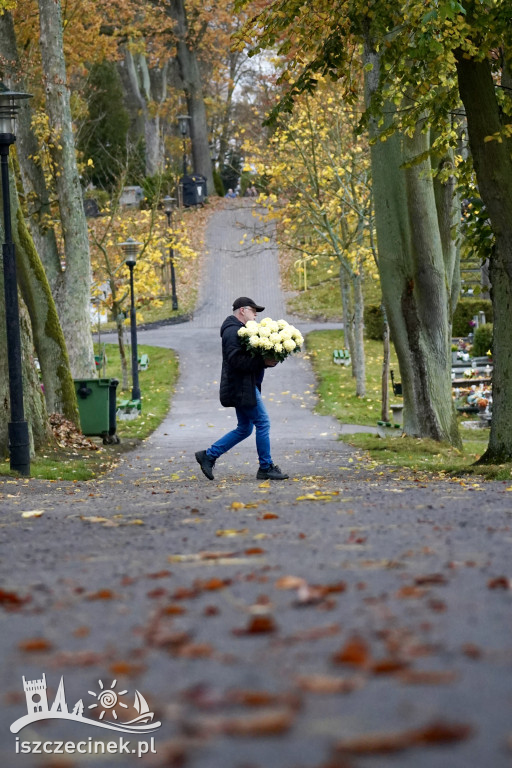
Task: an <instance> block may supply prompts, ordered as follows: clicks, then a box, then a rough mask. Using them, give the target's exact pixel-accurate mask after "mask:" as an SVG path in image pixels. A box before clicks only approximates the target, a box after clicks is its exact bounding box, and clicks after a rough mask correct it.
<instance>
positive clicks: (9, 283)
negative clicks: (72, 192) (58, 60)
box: [0, 82, 32, 475]
mask: <svg viewBox="0 0 512 768" xmlns="http://www.w3.org/2000/svg"><path fill="white" fill-rule="evenodd" d="M30 98H32V96H31V94H30V93H17V92H16V91H10V90H9V89H8V88H7V87H6V86H5V85H4V84H3V83H1V82H0V163H1V166H2V199H3V214H4V243H3V245H2V255H3V262H4V291H5V323H6V333H7V362H8V368H9V398H10V405H11V420H10V422H9V424H8V435H9V457H10V467H11V469H12V470H15V471H16V472H19V473H20V474H22V475H29V474H30V442H29V434H28V424H27V422H26V421H25V412H24V408H23V378H22V368H21V334H20V322H19V308H18V284H17V279H16V253H15V247H14V243H13V241H12V229H11V201H10V189H9V150H10V147H11V144H14V142H15V141H16V134H15V130H16V114H17V112H18V109H19V104H17V103H16V102H17V101H19V100H21V99H30Z"/></svg>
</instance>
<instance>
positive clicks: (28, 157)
mask: <svg viewBox="0 0 512 768" xmlns="http://www.w3.org/2000/svg"><path fill="white" fill-rule="evenodd" d="M0 54H1V55H2V57H3V58H4V60H5V62H6V72H5V75H4V82H5V83H6V85H9V86H10V87H11V88H12V89H13V90H14V91H26V90H27V86H26V83H25V79H24V78H23V76H22V75H21V74H20V73H21V72H22V67H21V65H20V62H19V56H18V48H17V43H16V34H15V31H14V22H13V18H12V16H11V14H10V13H9V12H8V11H4V13H3V14H2V15H1V16H0ZM11 73H17V74H16V77H14V76H13V75H12V74H11ZM32 116H33V112H32V107H31V104H30V101H29V100H24V101H22V102H20V109H19V113H18V120H17V129H16V148H17V157H18V163H19V167H20V173H21V179H22V182H23V189H24V192H25V200H26V204H27V210H28V214H29V221H30V232H31V235H32V238H33V241H34V245H35V249H36V251H37V253H38V254H39V257H40V259H41V261H42V262H43V265H44V269H45V272H46V277H47V278H48V280H49V282H50V286H51V287H52V290H53V289H54V288H56V287H57V285H58V282H59V280H60V278H61V273H62V269H61V265H60V256H59V249H58V247H57V240H56V238H55V231H54V229H53V226H52V212H51V208H50V194H49V191H48V188H47V186H46V180H45V177H44V171H43V166H42V164H41V163H36V162H34V160H33V159H32V158H35V157H37V156H38V155H39V151H40V147H39V145H38V142H37V138H36V136H35V134H34V131H33V130H32V125H31V123H32Z"/></svg>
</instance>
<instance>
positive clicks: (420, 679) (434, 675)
mask: <svg viewBox="0 0 512 768" xmlns="http://www.w3.org/2000/svg"><path fill="white" fill-rule="evenodd" d="M398 679H399V680H400V682H401V683H405V685H446V684H448V683H453V682H454V681H455V680H456V679H457V673H456V672H451V671H450V670H436V669H420V670H416V669H404V670H403V671H401V672H399V674H398Z"/></svg>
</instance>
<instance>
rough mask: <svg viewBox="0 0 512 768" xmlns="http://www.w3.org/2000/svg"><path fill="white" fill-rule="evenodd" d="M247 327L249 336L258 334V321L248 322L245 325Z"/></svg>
mask: <svg viewBox="0 0 512 768" xmlns="http://www.w3.org/2000/svg"><path fill="white" fill-rule="evenodd" d="M245 327H246V328H247V330H248V331H249V334H250V335H252V334H253V333H258V323H257V322H256V320H248V321H247V322H246V324H245Z"/></svg>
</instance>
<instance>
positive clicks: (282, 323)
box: [238, 317, 304, 363]
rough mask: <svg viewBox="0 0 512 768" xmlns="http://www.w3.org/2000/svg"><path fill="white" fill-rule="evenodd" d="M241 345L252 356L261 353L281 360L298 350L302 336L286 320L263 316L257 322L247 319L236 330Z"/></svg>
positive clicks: (302, 341)
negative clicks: (241, 326)
mask: <svg viewBox="0 0 512 768" xmlns="http://www.w3.org/2000/svg"><path fill="white" fill-rule="evenodd" d="M238 336H239V337H240V340H241V342H242V346H243V347H244V348H245V349H246V350H247V351H248V352H250V353H251V355H252V356H253V357H255V356H256V355H261V356H262V357H270V358H272V359H273V360H277V361H278V362H280V363H281V362H282V361H283V360H285V359H286V358H287V357H288V355H291V354H293V353H295V352H300V350H301V347H302V345H303V344H304V338H303V337H302V334H301V332H300V331H298V330H297V328H295V327H294V326H293V325H290V324H289V323H287V322H286V320H272V318H271V317H264V318H263V320H261V321H260V322H259V323H257V322H256V321H255V320H249V321H248V322H247V323H246V324H245V325H244V327H243V328H240V330H239V331H238Z"/></svg>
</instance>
